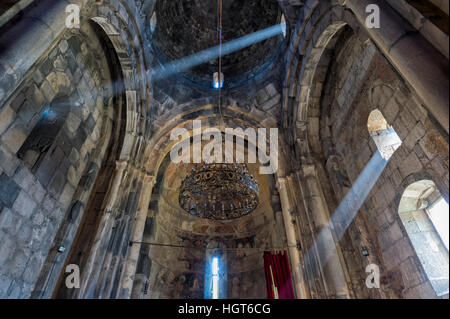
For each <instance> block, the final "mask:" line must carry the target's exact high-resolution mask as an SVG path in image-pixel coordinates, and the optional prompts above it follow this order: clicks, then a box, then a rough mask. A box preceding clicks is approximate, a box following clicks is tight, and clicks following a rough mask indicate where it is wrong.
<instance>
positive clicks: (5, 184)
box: [0, 173, 20, 208]
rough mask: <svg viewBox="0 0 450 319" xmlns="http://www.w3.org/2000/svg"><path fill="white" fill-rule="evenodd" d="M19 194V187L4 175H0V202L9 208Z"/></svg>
mask: <svg viewBox="0 0 450 319" xmlns="http://www.w3.org/2000/svg"><path fill="white" fill-rule="evenodd" d="M19 193H20V187H19V186H18V185H17V184H16V183H15V182H14V180H12V179H11V178H9V177H8V176H7V175H6V174H5V173H2V174H1V175H0V202H1V203H2V204H3V205H4V206H6V207H9V208H11V207H12V206H13V204H14V202H15V200H16V198H17V196H19Z"/></svg>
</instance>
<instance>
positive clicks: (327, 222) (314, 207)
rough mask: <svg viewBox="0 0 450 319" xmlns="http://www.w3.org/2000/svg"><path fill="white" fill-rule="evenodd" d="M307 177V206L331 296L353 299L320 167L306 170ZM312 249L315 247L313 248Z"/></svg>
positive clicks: (311, 166)
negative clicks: (318, 171) (319, 178)
mask: <svg viewBox="0 0 450 319" xmlns="http://www.w3.org/2000/svg"><path fill="white" fill-rule="evenodd" d="M303 177H304V179H305V183H306V187H307V205H308V210H309V211H310V216H311V218H312V220H313V222H314V225H315V228H316V234H317V236H316V238H315V242H314V245H316V246H317V251H318V252H319V255H320V256H319V258H320V263H321V267H322V269H323V274H324V276H325V284H326V288H327V294H328V297H330V298H331V297H333V298H334V297H338V298H342V297H346V298H348V297H349V290H348V286H347V281H346V278H345V272H344V268H343V260H342V256H341V250H340V246H339V243H338V242H336V240H335V238H334V233H333V232H334V228H333V224H332V222H331V216H330V213H329V211H328V206H327V204H326V201H325V197H324V195H323V192H322V189H321V187H320V183H319V181H318V176H317V173H316V168H315V166H314V165H305V166H304V167H303ZM310 249H311V248H310Z"/></svg>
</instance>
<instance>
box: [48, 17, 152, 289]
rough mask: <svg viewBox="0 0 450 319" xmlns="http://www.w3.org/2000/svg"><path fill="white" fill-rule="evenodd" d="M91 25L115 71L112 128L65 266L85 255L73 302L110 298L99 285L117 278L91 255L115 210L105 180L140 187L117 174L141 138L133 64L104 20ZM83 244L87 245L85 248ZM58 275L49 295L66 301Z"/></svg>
mask: <svg viewBox="0 0 450 319" xmlns="http://www.w3.org/2000/svg"><path fill="white" fill-rule="evenodd" d="M91 24H92V25H93V27H94V29H95V30H96V32H97V33H98V34H99V35H100V37H101V38H102V39H103V41H104V46H105V47H106V48H107V49H108V52H111V57H110V59H111V61H110V63H111V68H112V69H114V70H115V76H114V78H112V83H111V85H112V86H113V88H114V96H113V98H112V99H111V101H110V107H112V108H113V110H110V112H109V114H108V117H109V118H110V120H111V121H113V123H115V124H114V132H113V133H112V134H111V135H112V136H111V141H110V144H109V147H108V151H107V152H106V155H105V159H104V161H103V163H101V165H98V166H97V171H98V175H97V176H96V178H95V181H94V180H93V181H92V183H93V185H94V186H93V188H92V192H91V194H90V197H89V201H88V202H87V203H86V209H85V213H84V214H83V217H82V218H83V219H82V221H81V222H80V224H79V225H80V226H79V227H78V230H77V235H76V238H75V240H74V242H73V244H72V248H71V250H70V253H69V255H68V257H67V259H66V262H67V263H72V261H73V260H74V258H75V259H77V258H78V257H77V256H78V254H79V253H78V252H81V251H84V252H85V253H84V257H83V260H82V261H81V260H80V263H81V262H82V263H83V264H84V265H85V266H86V267H85V268H84V269H88V271H84V272H83V273H82V278H83V287H82V289H81V290H79V291H77V292H76V293H79V294H80V295H79V296H78V297H80V296H82V297H86V296H91V297H93V296H110V295H114V294H115V291H114V288H113V287H112V285H111V284H109V285H108V284H105V281H107V282H110V283H111V282H112V281H114V276H120V273H116V272H115V271H114V272H108V271H107V272H106V273H100V272H99V271H98V270H99V267H101V265H102V264H103V263H104V262H105V260H104V259H101V257H99V256H98V255H97V254H96V249H97V248H98V247H97V246H96V245H95V243H97V244H98V241H97V238H98V236H99V232H101V230H102V227H104V217H105V214H103V212H105V211H106V213H107V211H108V209H112V208H113V207H115V205H116V202H117V197H116V196H114V195H113V193H114V190H113V188H114V185H111V183H110V179H109V178H110V176H114V175H117V176H120V178H121V181H119V180H117V182H119V183H120V187H122V188H123V189H127V188H130V187H131V189H136V188H139V187H138V185H140V183H142V181H141V179H140V178H139V176H137V175H135V174H127V173H126V172H125V173H124V174H122V170H123V169H124V168H125V166H126V165H127V162H128V161H129V159H130V158H131V157H132V156H133V154H132V153H133V152H136V150H138V149H139V147H140V145H141V144H142V143H143V138H139V137H137V136H136V135H137V134H136V133H137V132H139V130H140V129H139V126H140V125H139V124H138V119H139V116H138V115H137V114H139V113H140V111H139V107H138V105H139V100H138V97H137V91H136V90H137V89H138V86H139V84H136V83H135V82H134V80H133V77H134V76H135V75H136V74H135V71H134V70H133V62H132V60H131V57H130V56H129V54H128V50H127V49H126V43H125V40H124V39H123V38H122V36H121V35H120V34H119V33H118V32H117V31H116V29H115V27H114V26H113V25H112V24H111V23H110V22H109V21H108V19H106V18H102V17H94V18H92V19H91ZM136 78H137V77H136ZM119 172H120V173H119ZM94 177H95V176H94ZM116 179H117V178H116ZM112 184H114V183H112ZM124 193H126V192H124ZM133 194H134V195H133ZM132 195H133V196H129V197H128V198H121V199H122V201H121V202H122V203H126V205H122V206H120V207H118V208H117V209H119V210H121V211H125V210H127V211H128V210H133V209H134V208H133V207H132V206H133V204H129V203H130V202H136V198H135V197H136V194H135V193H132ZM121 225H122V226H120V227H118V228H117V229H116V232H112V233H110V236H116V235H115V234H116V233H117V232H120V233H123V236H124V238H126V234H127V228H126V227H125V225H126V224H122V223H121ZM103 235H104V234H103ZM104 237H105V238H102V239H101V240H107V238H106V237H107V236H104ZM90 244H92V245H90ZM86 245H90V246H87V247H86ZM114 247H115V248H114ZM114 247H112V249H114V250H115V251H116V252H117V253H121V251H120V249H119V250H117V249H118V247H120V245H116V246H114ZM98 258H100V260H98ZM63 274H64V270H62V272H61V275H60V283H59V288H57V289H56V290H55V293H54V294H55V296H59V297H68V296H69V295H67V293H69V294H70V292H67V291H65V290H64V288H63V285H61V280H62V278H63ZM110 276H112V277H110ZM108 278H109V279H112V281H108ZM97 280H98V281H99V284H98V285H96V286H97V287H96V288H95V289H92V285H93V283H97ZM116 289H117V288H116Z"/></svg>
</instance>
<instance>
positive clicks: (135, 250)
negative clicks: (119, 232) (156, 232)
mask: <svg viewBox="0 0 450 319" xmlns="http://www.w3.org/2000/svg"><path fill="white" fill-rule="evenodd" d="M154 183H155V178H154V176H151V175H146V176H145V177H144V182H143V185H142V192H141V197H140V199H139V206H138V211H137V214H136V220H135V222H134V227H133V234H132V237H131V243H130V249H129V252H128V257H127V260H126V262H125V267H124V272H123V275H122V280H121V288H120V292H119V297H120V298H130V297H131V292H132V289H133V282H134V276H135V274H136V267H137V263H138V260H139V252H140V251H141V242H142V237H143V235H144V228H145V221H146V220H147V213H148V205H149V204H150V199H151V197H152V191H153V185H154Z"/></svg>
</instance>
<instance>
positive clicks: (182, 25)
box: [155, 0, 282, 85]
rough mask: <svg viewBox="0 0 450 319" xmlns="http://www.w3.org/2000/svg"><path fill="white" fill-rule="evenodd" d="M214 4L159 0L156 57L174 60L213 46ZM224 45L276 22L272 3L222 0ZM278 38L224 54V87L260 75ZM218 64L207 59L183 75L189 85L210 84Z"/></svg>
mask: <svg viewBox="0 0 450 319" xmlns="http://www.w3.org/2000/svg"><path fill="white" fill-rule="evenodd" d="M217 7H218V4H217V1H202V0H176V1H158V2H157V4H156V7H155V12H156V16H157V25H156V30H155V47H156V51H158V52H159V55H160V57H161V58H162V59H163V60H166V61H173V60H177V59H180V58H183V57H185V56H189V55H192V54H194V53H197V52H199V51H202V50H205V49H208V48H211V47H214V46H216V45H218V41H219V40H218V31H217V27H218V24H217V16H218V10H217ZM222 12H223V19H222V21H223V28H222V29H223V33H222V34H223V42H224V43H225V42H228V41H231V40H234V39H237V38H240V37H243V36H245V35H248V34H251V33H254V32H256V31H259V30H262V29H265V28H268V27H271V26H273V25H276V24H278V23H279V22H280V21H281V16H282V11H281V8H280V7H279V5H278V2H277V1H276V0H246V1H242V0H223V11H222ZM281 41H282V36H278V37H274V38H271V39H269V40H266V41H263V42H260V43H256V44H254V45H252V46H249V47H247V48H245V49H243V50H240V51H238V52H235V53H232V54H229V55H226V56H224V57H223V61H222V67H223V68H222V70H223V71H222V72H223V73H224V75H225V78H226V79H227V83H228V84H229V83H237V82H240V83H242V82H243V81H244V82H245V81H246V80H248V79H250V78H252V77H254V76H255V75H256V74H258V73H261V72H263V71H264V70H265V69H266V68H267V67H268V66H269V65H270V63H271V62H272V61H273V60H274V58H275V56H276V53H277V51H278V50H277V49H278V48H279V44H280V43H281ZM217 70H218V61H217V60H212V61H209V62H207V63H204V64H202V65H200V66H198V67H196V68H194V69H191V70H189V71H187V72H186V73H185V76H186V77H188V78H189V79H190V80H193V81H194V82H197V83H200V84H205V85H209V84H210V82H211V78H212V74H213V73H214V72H217Z"/></svg>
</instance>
